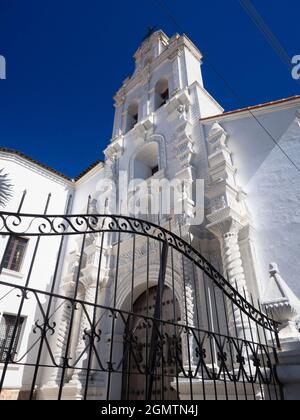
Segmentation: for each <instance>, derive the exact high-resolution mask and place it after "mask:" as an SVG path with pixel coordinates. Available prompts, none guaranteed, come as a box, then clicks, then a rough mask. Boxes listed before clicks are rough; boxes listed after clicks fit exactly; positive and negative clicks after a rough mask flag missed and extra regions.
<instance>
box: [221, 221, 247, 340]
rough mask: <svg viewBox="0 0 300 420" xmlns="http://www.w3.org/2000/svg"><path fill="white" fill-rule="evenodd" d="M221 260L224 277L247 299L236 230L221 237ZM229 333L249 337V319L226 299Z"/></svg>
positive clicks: (242, 337)
mask: <svg viewBox="0 0 300 420" xmlns="http://www.w3.org/2000/svg"><path fill="white" fill-rule="evenodd" d="M221 250H222V260H223V267H224V273H225V277H227V279H228V281H229V282H230V284H231V285H232V286H233V287H234V288H235V289H237V291H238V292H239V293H240V294H241V295H242V296H245V298H246V299H247V300H248V301H249V294H248V290H247V284H246V278H245V273H244V268H243V262H242V257H241V252H240V247H239V241H238V230H237V229H231V230H230V231H229V232H227V233H224V234H223V236H222V239H221ZM228 313H229V320H230V325H229V327H230V333H231V334H232V335H234V336H235V335H237V336H238V337H239V338H241V339H244V338H247V339H248V338H249V329H250V324H249V319H248V317H247V316H246V315H244V314H243V313H242V312H241V310H240V308H239V307H238V306H237V305H236V304H235V303H234V302H232V301H228Z"/></svg>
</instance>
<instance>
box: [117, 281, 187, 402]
mask: <svg viewBox="0 0 300 420" xmlns="http://www.w3.org/2000/svg"><path fill="white" fill-rule="evenodd" d="M156 294H157V286H155V287H152V288H150V289H148V290H147V291H146V292H144V293H143V294H142V295H141V296H140V297H139V298H138V299H137V300H136V301H135V302H134V305H133V313H134V314H135V315H134V316H131V317H129V318H128V320H127V324H126V329H125V336H124V339H125V340H124V371H123V372H124V373H123V382H122V399H123V400H145V399H146V398H147V390H148V387H149V381H150V380H149V377H148V375H147V367H148V364H149V353H150V347H151V336H152V328H153V327H152V325H153V324H152V322H149V318H150V319H151V317H153V315H154V309H155V302H156ZM174 300H175V301H174ZM161 315H162V316H161V319H162V320H163V321H165V322H160V323H159V328H158V329H159V335H160V340H159V346H158V347H159V348H157V349H156V351H157V352H158V353H159V357H158V363H157V367H156V369H155V374H154V378H153V385H152V393H151V400H153V401H157V400H177V399H178V392H177V390H176V389H174V387H173V386H172V385H171V384H172V383H173V384H174V381H175V382H176V380H175V378H176V376H177V374H178V372H179V370H180V364H181V349H180V347H181V340H180V334H181V328H179V327H178V326H176V325H175V323H178V322H180V307H179V303H178V300H177V299H176V297H175V296H174V293H173V291H172V290H171V289H170V288H169V287H165V288H164V291H163V296H162V314H161ZM148 317H149V318H148ZM147 321H148V322H147ZM175 388H176V387H175Z"/></svg>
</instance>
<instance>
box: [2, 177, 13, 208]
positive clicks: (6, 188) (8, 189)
mask: <svg viewBox="0 0 300 420" xmlns="http://www.w3.org/2000/svg"><path fill="white" fill-rule="evenodd" d="M12 187H13V185H12V184H11V182H10V180H9V178H8V175H7V174H4V173H3V169H0V207H4V206H5V205H6V204H7V202H8V201H9V199H10V198H11V197H12Z"/></svg>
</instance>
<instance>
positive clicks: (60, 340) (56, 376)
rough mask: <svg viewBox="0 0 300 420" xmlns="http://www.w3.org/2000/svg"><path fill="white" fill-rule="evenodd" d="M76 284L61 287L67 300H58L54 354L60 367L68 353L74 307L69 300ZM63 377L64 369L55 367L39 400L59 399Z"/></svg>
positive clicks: (68, 282) (42, 389) (66, 283)
mask: <svg viewBox="0 0 300 420" xmlns="http://www.w3.org/2000/svg"><path fill="white" fill-rule="evenodd" d="M74 288H75V283H74V282H73V281H65V282H64V283H63V285H62V286H61V294H62V295H63V296H65V297H66V299H65V300H64V301H63V302H61V301H60V300H58V302H57V308H59V307H60V306H61V305H62V306H61V307H60V309H59V311H58V314H57V316H56V318H55V319H56V325H57V333H56V334H55V336H54V339H53V341H54V340H55V341H54V342H55V350H54V352H53V355H54V359H55V362H56V363H57V364H58V365H61V364H62V361H63V358H64V357H65V353H66V346H67V337H68V333H69V330H70V321H71V311H72V307H71V304H70V301H69V300H67V298H73V295H74ZM61 377H62V368H61V367H53V369H52V372H51V376H50V378H49V380H48V382H47V383H46V384H45V385H43V386H42V387H41V389H40V391H39V395H38V399H46V400H48V399H57V394H58V388H59V386H60V381H61Z"/></svg>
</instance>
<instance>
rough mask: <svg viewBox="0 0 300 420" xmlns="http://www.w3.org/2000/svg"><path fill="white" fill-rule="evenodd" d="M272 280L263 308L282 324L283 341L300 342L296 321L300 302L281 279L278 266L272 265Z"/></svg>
mask: <svg viewBox="0 0 300 420" xmlns="http://www.w3.org/2000/svg"><path fill="white" fill-rule="evenodd" d="M269 272H270V280H269V282H268V284H267V287H266V290H265V293H264V296H263V307H264V309H265V311H266V312H267V314H268V315H269V316H270V317H272V318H273V319H274V320H275V321H277V322H279V323H280V327H279V330H280V331H279V337H280V339H281V340H282V341H285V342H287V341H300V334H299V332H298V329H297V326H296V320H297V318H299V317H300V301H299V299H298V298H297V296H296V295H295V293H294V292H293V291H292V290H291V288H290V287H289V286H288V285H287V283H286V282H285V281H284V279H283V278H282V277H281V274H280V271H279V268H278V265H277V264H276V263H271V264H270V269H269Z"/></svg>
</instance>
